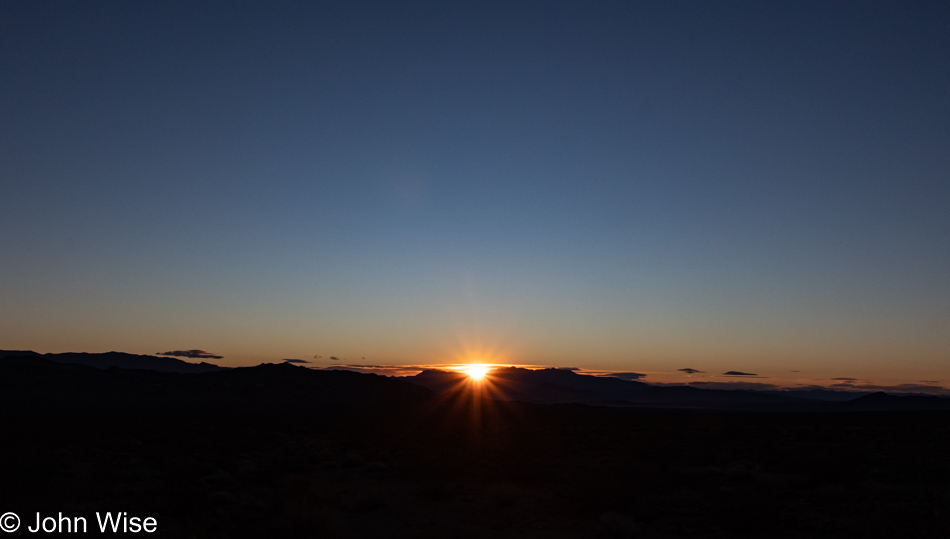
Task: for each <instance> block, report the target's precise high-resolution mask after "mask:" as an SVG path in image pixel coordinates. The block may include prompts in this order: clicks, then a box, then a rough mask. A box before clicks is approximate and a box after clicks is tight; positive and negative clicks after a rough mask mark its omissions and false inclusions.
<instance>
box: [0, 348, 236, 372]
mask: <svg viewBox="0 0 950 539" xmlns="http://www.w3.org/2000/svg"><path fill="white" fill-rule="evenodd" d="M8 356H33V357H43V358H46V359H48V360H50V361H55V362H57V363H74V364H78V365H87V366H89V367H95V368H97V369H108V368H109V367H119V368H121V369H139V370H149V371H158V372H177V373H199V372H211V371H219V370H224V369H226V367H219V366H218V365H213V364H211V363H205V362H201V363H189V362H187V361H182V360H180V359H175V358H172V357H159V356H146V355H139V354H126V353H124V352H105V353H86V352H66V353H61V354H38V353H36V352H33V351H32V350H0V358H3V357H8Z"/></svg>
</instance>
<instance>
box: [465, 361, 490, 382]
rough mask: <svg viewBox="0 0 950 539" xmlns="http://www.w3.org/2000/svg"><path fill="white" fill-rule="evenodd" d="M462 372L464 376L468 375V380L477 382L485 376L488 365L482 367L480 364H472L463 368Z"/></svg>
mask: <svg viewBox="0 0 950 539" xmlns="http://www.w3.org/2000/svg"><path fill="white" fill-rule="evenodd" d="M463 371H464V372H465V374H467V375H468V377H469V378H471V379H472V380H474V381H476V382H478V381H481V380H484V379H485V375H487V374H488V365H482V364H481V363H473V364H471V365H469V366H468V367H465V368H464V369H463Z"/></svg>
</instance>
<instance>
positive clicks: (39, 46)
mask: <svg viewBox="0 0 950 539" xmlns="http://www.w3.org/2000/svg"><path fill="white" fill-rule="evenodd" d="M0 73H2V74H3V75H2V77H0V186H2V187H0V207H2V211H0V253H2V255H0V256H2V263H0V306H2V307H0V348H4V349H31V350H35V351H38V352H66V351H87V352H104V351H109V350H119V351H124V352H130V353H142V354H154V353H158V352H162V351H170V350H190V349H200V350H206V351H209V352H210V353H212V354H215V355H220V356H223V358H224V359H221V360H217V361H216V363H219V364H222V365H227V366H241V365H253V364H257V363H260V362H262V361H275V360H280V359H286V358H298V359H305V360H309V361H311V362H312V365H313V366H316V367H321V366H327V365H331V364H334V361H333V360H329V359H327V358H329V357H330V356H335V357H339V358H341V359H340V360H339V361H337V363H341V362H342V363H351V364H355V363H360V364H370V363H371V364H376V365H426V364H446V363H457V362H469V361H484V362H489V363H505V364H519V365H540V366H556V367H576V368H580V369H584V370H590V371H604V372H607V371H621V372H637V373H643V374H646V377H645V378H643V380H645V381H660V382H662V381H677V380H680V381H682V380H688V379H687V378H686V376H687V375H686V374H685V373H684V372H683V371H681V370H680V369H684V368H690V369H696V370H698V371H702V372H701V373H693V374H691V375H689V377H691V378H689V379H692V380H694V381H696V380H697V379H699V380H701V381H705V382H709V383H712V382H716V381H729V380H730V378H729V377H727V376H724V375H723V373H726V372H729V371H736V372H742V373H747V374H749V375H752V374H754V375H756V376H755V377H754V378H755V380H758V381H760V382H761V383H772V384H779V385H786V386H789V387H793V386H800V385H833V384H835V383H838V384H840V383H845V382H847V381H844V380H835V379H836V378H850V379H852V381H851V382H847V383H851V384H866V385H867V384H878V385H888V384H890V385H897V384H925V385H929V386H934V387H945V386H946V387H950V211H948V210H950V151H948V150H950V99H948V97H947V96H950V4H948V3H946V2H943V1H934V2H914V1H901V2H896V1H894V2H874V1H861V2H857V1H854V2H837V1H820V2H818V1H815V2H810V1H794V2H782V1H775V2H759V1H721V2H708V1H697V2H692V1H670V0H663V1H658V2H650V1H642V2H619V1H618V2H596V1H595V2H573V1H568V2H551V1H543V2H517V1H510V0H509V1H502V2H493V1H480V2H467V3H463V2H436V1H433V2H360V1H341V2H281V1H269V2H242V1H230V0H229V1H201V2H194V1H186V2H177V1H162V2H144V1H133V2H129V1H97V2H69V1H56V2H47V1H42V0H39V1H29V2H26V1H13V0H0ZM314 356H321V357H320V358H315V357H314ZM744 380H745V381H749V379H748V378H744Z"/></svg>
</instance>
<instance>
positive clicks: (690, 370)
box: [677, 368, 705, 374]
mask: <svg viewBox="0 0 950 539" xmlns="http://www.w3.org/2000/svg"><path fill="white" fill-rule="evenodd" d="M677 370H678V371H679V372H685V373H686V374H696V373H700V374H705V372H704V371H700V370H696V369H690V368H685V369H677Z"/></svg>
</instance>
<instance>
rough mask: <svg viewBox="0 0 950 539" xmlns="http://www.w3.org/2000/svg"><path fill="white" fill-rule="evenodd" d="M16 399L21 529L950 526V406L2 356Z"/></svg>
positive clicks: (678, 533) (402, 533)
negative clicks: (536, 393) (772, 404)
mask: <svg viewBox="0 0 950 539" xmlns="http://www.w3.org/2000/svg"><path fill="white" fill-rule="evenodd" d="M0 395H2V396H0V421H2V437H0V458H2V463H3V470H2V473H0V485H2V488H0V513H6V512H8V511H12V512H16V513H18V514H19V515H20V516H21V519H22V521H23V527H21V529H20V530H19V531H17V532H16V533H12V534H10V536H11V537H17V536H19V537H29V536H43V535H57V534H44V533H36V534H31V533H29V532H28V531H27V530H26V526H27V525H30V526H32V525H33V523H34V522H35V514H36V512H38V511H39V512H41V513H42V515H43V516H54V517H55V516H57V515H58V514H59V513H62V514H63V515H65V516H69V517H85V518H86V519H87V520H88V523H89V533H88V534H87V536H101V535H102V534H100V533H99V530H98V527H97V525H96V523H95V513H96V512H97V511H99V512H105V511H112V512H118V511H124V512H126V513H128V514H129V515H132V516H138V517H149V516H150V517H154V518H155V519H156V520H157V522H158V531H157V532H156V533H154V534H150V536H153V537H154V536H161V537H220V538H226V537H418V538H428V537H433V538H435V537H439V538H441V537H460V538H466V537H469V538H476V537H499V538H505V537H803V538H804V537H809V538H810V537H947V536H950V535H948V534H950V414H948V413H947V412H939V411H938V412H841V413H749V412H702V411H664V410H637V409H617V408H604V407H594V406H582V405H529V404H519V403H511V402H507V403H497V402H494V401H491V400H487V399H484V398H481V397H480V395H481V392H480V391H479V390H478V387H477V386H468V387H460V388H459V390H458V391H456V392H454V393H453V392H450V393H449V394H447V395H442V396H438V395H435V394H433V393H431V392H429V391H428V390H426V389H424V388H421V387H418V386H414V385H411V384H406V383H404V382H400V381H397V380H392V379H387V378H383V377H378V376H372V375H361V374H356V373H349V372H314V371H308V370H306V369H301V368H296V367H292V366H289V365H263V366H261V367H255V368H250V369H233V370H230V371H222V372H211V373H201V374H173V373H157V372H149V371H128V370H121V369H115V368H112V369H107V370H97V369H92V368H90V367H85V366H80V365H62V364H56V363H52V362H49V361H46V360H42V359H34V360H32V361H28V360H27V359H26V358H22V359H15V358H14V359H10V358H7V359H5V360H3V362H2V364H0ZM62 535H65V534H62ZM70 535H77V534H75V533H73V534H70ZM106 535H107V536H108V535H115V534H111V533H110V534H106ZM139 535H147V534H144V533H140V534H139Z"/></svg>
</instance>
